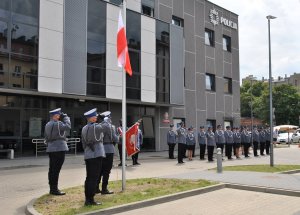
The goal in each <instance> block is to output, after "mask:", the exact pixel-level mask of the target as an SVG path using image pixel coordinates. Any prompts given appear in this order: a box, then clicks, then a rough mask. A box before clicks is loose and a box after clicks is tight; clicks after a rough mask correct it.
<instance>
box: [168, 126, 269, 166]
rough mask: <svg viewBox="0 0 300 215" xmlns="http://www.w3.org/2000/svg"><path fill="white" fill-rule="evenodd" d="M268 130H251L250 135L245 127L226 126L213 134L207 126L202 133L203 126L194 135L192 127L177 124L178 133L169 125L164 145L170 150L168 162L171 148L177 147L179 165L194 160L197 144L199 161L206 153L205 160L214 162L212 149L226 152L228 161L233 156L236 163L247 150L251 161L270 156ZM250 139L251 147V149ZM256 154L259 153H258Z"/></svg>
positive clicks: (218, 128)
mask: <svg viewBox="0 0 300 215" xmlns="http://www.w3.org/2000/svg"><path fill="white" fill-rule="evenodd" d="M270 138H271V130H270V127H269V126H266V127H265V128H264V127H257V126H254V127H253V132H251V130H250V129H249V128H248V127H240V128H239V127H233V128H231V126H226V130H223V128H222V126H221V125H218V126H217V130H216V131H215V132H213V130H212V127H211V126H208V128H207V130H206V131H205V128H204V126H200V128H199V131H198V132H197V135H196V132H195V130H194V128H193V127H192V126H191V127H189V128H188V129H186V127H185V124H184V122H181V123H180V124H179V128H178V129H176V130H175V129H174V125H173V124H170V130H169V131H168V133H167V143H168V146H169V159H175V157H174V148H175V146H176V144H178V158H177V159H178V164H182V163H184V161H183V158H188V159H189V160H190V161H191V160H192V157H194V153H195V146H196V142H197V141H198V144H199V148H200V160H205V153H206V150H207V159H208V161H209V162H213V161H214V160H213V152H214V149H215V147H216V148H221V152H222V155H223V151H225V156H226V157H227V158H228V160H232V159H233V158H232V156H233V155H234V156H235V157H236V159H241V155H244V157H245V158H249V149H250V147H252V148H253V154H254V157H258V156H259V155H260V156H264V155H265V154H266V155H269V153H270V144H271V141H270ZM252 139H253V145H252ZM258 150H259V153H258Z"/></svg>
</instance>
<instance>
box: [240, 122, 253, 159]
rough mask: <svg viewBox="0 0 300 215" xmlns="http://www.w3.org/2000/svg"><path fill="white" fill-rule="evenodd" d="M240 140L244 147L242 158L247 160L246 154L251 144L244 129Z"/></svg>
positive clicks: (247, 132)
mask: <svg viewBox="0 0 300 215" xmlns="http://www.w3.org/2000/svg"><path fill="white" fill-rule="evenodd" d="M241 138H242V143H243V145H244V156H245V158H249V155H248V152H249V147H250V144H251V134H250V133H249V131H248V129H247V128H246V127H244V128H243V131H242V134H241Z"/></svg>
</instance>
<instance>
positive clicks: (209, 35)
mask: <svg viewBox="0 0 300 215" xmlns="http://www.w3.org/2000/svg"><path fill="white" fill-rule="evenodd" d="M205 44H206V45H208V46H215V32H214V31H213V30H210V29H207V28H205Z"/></svg>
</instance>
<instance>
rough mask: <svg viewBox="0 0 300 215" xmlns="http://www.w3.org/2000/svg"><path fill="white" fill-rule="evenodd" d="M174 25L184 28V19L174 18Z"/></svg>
mask: <svg viewBox="0 0 300 215" xmlns="http://www.w3.org/2000/svg"><path fill="white" fill-rule="evenodd" d="M172 24H173V25H177V26H180V27H183V19H181V18H179V17H177V16H172Z"/></svg>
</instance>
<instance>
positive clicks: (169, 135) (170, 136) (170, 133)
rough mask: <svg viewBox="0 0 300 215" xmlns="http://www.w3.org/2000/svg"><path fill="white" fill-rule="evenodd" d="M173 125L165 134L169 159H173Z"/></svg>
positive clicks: (174, 142) (174, 138) (174, 134)
mask: <svg viewBox="0 0 300 215" xmlns="http://www.w3.org/2000/svg"><path fill="white" fill-rule="evenodd" d="M173 128H174V125H173V124H170V130H169V131H168V133H167V143H168V146H169V159H175V157H174V148H175V146H176V133H175V131H174V130H173Z"/></svg>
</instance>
